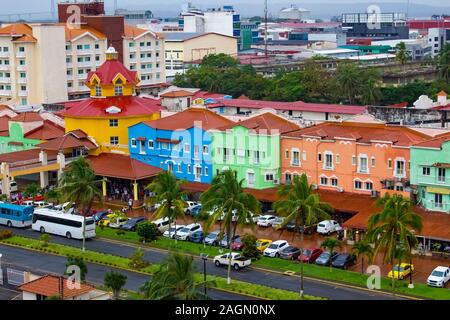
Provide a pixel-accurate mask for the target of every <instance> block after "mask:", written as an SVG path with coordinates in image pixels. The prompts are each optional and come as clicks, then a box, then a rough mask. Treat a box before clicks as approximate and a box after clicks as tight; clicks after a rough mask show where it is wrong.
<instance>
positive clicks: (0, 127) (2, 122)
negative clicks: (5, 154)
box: [0, 115, 10, 131]
mask: <svg viewBox="0 0 450 320" xmlns="http://www.w3.org/2000/svg"><path fill="white" fill-rule="evenodd" d="M9 120H10V117H8V116H7V115H4V116H2V117H0V131H9Z"/></svg>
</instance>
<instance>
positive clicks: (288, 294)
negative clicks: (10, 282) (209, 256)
mask: <svg viewBox="0 0 450 320" xmlns="http://www.w3.org/2000/svg"><path fill="white" fill-rule="evenodd" d="M105 230H106V229H105ZM128 237H131V235H128ZM0 242H3V243H5V244H10V245H15V246H19V247H23V248H26V249H30V250H38V251H41V252H45V253H50V254H55V255H59V256H65V257H68V256H81V257H83V259H84V260H85V261H87V262H92V263H97V264H102V265H108V266H111V267H115V268H118V269H124V270H130V271H139V272H143V273H147V274H149V275H151V274H153V273H155V272H156V271H157V270H159V268H160V265H159V264H151V265H149V266H148V267H145V268H143V269H140V270H133V269H131V268H130V267H129V263H130V261H131V260H130V259H129V258H126V257H120V256H114V255H110V254H104V253H100V252H96V251H91V250H85V251H82V250H81V249H79V248H75V247H71V246H65V245H60V244H56V243H51V242H50V243H48V244H47V245H46V246H44V245H43V242H42V241H40V240H36V239H31V238H25V237H19V236H13V237H11V238H8V239H4V240H1V241H0ZM194 276H195V282H196V283H198V284H201V283H203V275H202V274H199V273H197V274H195V275H194ZM207 282H208V284H209V286H210V287H211V288H216V289H223V290H227V291H230V292H235V293H241V294H247V295H251V296H255V297H258V298H262V299H271V300H299V295H298V294H297V293H295V292H292V291H288V290H281V289H275V288H271V287H267V286H262V285H258V284H253V283H248V282H244V281H238V280H233V281H232V283H231V285H228V284H227V283H226V279H225V278H221V277H217V276H207ZM129 298H130V299H140V298H141V296H140V295H139V293H131V295H130V296H129ZM319 299H322V298H318V297H313V296H308V295H305V296H304V300H319Z"/></svg>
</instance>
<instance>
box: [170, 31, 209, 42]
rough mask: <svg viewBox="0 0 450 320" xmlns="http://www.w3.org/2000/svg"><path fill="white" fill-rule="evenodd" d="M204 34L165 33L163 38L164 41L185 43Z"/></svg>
mask: <svg viewBox="0 0 450 320" xmlns="http://www.w3.org/2000/svg"><path fill="white" fill-rule="evenodd" d="M202 34H205V33H201V32H166V33H164V38H165V39H166V41H185V40H188V39H191V38H194V37H197V36H200V35H202Z"/></svg>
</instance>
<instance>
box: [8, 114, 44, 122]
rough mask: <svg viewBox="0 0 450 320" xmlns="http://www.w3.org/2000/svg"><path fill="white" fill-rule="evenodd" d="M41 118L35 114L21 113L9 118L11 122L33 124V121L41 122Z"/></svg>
mask: <svg viewBox="0 0 450 320" xmlns="http://www.w3.org/2000/svg"><path fill="white" fill-rule="evenodd" d="M43 120H44V119H42V117H41V116H40V115H39V113H37V112H23V113H20V114H18V115H17V116H15V117H13V118H11V121H17V122H35V121H43Z"/></svg>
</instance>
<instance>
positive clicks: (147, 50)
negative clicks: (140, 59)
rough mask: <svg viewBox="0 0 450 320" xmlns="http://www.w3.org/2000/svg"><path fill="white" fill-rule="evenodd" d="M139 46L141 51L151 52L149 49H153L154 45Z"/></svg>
mask: <svg viewBox="0 0 450 320" xmlns="http://www.w3.org/2000/svg"><path fill="white" fill-rule="evenodd" d="M139 48H140V50H141V52H149V51H152V50H153V47H147V46H145V47H139Z"/></svg>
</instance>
